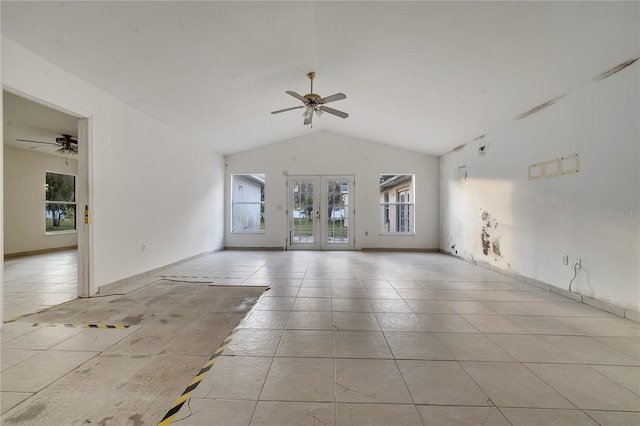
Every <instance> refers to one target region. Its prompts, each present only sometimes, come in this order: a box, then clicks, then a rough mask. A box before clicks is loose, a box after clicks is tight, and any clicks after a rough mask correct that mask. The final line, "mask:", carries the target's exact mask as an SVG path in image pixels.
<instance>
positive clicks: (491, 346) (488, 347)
mask: <svg viewBox="0 0 640 426" xmlns="http://www.w3.org/2000/svg"><path fill="white" fill-rule="evenodd" d="M434 335H435V336H436V337H437V338H438V340H440V341H441V342H442V344H443V345H444V347H445V348H447V350H448V351H449V352H450V353H451V355H453V357H454V358H455V359H457V360H458V361H507V362H509V361H515V358H513V357H512V356H511V355H509V354H508V353H507V352H506V351H504V350H503V349H501V348H500V347H499V346H498V345H496V344H495V343H494V342H493V341H492V340H491V339H489V338H488V337H487V336H485V335H484V334H469V333H434Z"/></svg>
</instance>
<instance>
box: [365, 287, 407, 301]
mask: <svg viewBox="0 0 640 426" xmlns="http://www.w3.org/2000/svg"><path fill="white" fill-rule="evenodd" d="M364 295H365V297H367V298H369V299H401V297H400V295H399V294H398V292H397V291H396V290H394V289H393V288H365V289H364Z"/></svg>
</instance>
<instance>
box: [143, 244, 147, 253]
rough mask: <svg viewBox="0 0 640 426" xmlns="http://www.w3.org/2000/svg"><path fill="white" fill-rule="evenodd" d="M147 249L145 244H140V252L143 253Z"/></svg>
mask: <svg viewBox="0 0 640 426" xmlns="http://www.w3.org/2000/svg"><path fill="white" fill-rule="evenodd" d="M146 249H147V245H146V244H145V243H142V251H145V250H146Z"/></svg>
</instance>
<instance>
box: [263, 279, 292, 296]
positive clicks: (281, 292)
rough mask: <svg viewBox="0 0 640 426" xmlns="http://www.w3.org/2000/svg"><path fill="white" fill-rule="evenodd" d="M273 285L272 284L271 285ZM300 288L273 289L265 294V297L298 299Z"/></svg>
mask: <svg viewBox="0 0 640 426" xmlns="http://www.w3.org/2000/svg"><path fill="white" fill-rule="evenodd" d="M271 284H273V283H272V282H270V283H269V285H271ZM298 290H300V288H299V287H284V286H282V287H271V288H270V289H269V290H268V291H266V292H265V293H264V296H265V297H296V296H297V295H298Z"/></svg>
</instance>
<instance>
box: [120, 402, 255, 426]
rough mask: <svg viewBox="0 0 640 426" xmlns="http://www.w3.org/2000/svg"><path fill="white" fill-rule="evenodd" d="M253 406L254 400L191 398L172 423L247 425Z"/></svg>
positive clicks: (184, 424) (185, 424)
mask: <svg viewBox="0 0 640 426" xmlns="http://www.w3.org/2000/svg"><path fill="white" fill-rule="evenodd" d="M255 406H256V401H227V400H217V399H201V398H191V399H189V400H188V401H187V403H185V404H184V405H183V406H182V408H181V409H180V411H178V413H177V414H176V417H175V418H174V420H173V422H172V424H175V425H180V426H203V425H211V426H247V425H249V422H250V421H251V415H252V414H253V410H254V409H255ZM107 424H108V423H107Z"/></svg>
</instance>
